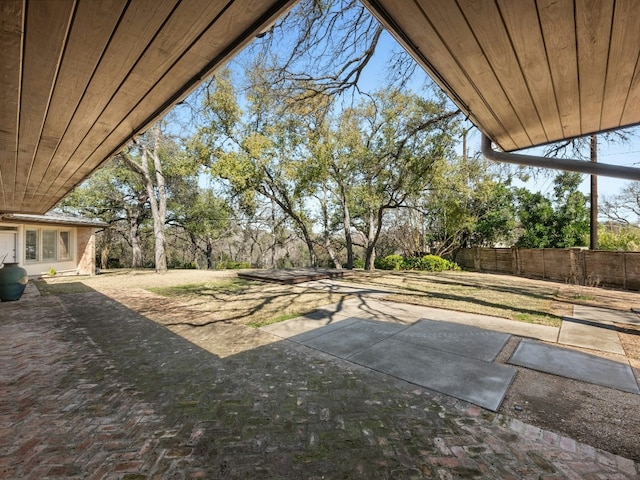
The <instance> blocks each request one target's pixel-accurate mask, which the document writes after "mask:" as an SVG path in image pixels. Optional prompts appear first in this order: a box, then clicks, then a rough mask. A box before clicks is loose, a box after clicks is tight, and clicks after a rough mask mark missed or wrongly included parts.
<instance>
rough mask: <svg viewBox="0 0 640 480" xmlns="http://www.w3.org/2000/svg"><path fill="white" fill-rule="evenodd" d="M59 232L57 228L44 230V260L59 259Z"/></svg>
mask: <svg viewBox="0 0 640 480" xmlns="http://www.w3.org/2000/svg"><path fill="white" fill-rule="evenodd" d="M57 237H58V232H57V231H56V230H44V231H43V232H42V260H43V261H46V260H57V259H58V256H57V255H56V251H57V249H56V243H57V239H58V238H57Z"/></svg>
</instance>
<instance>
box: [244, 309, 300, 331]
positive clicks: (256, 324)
mask: <svg viewBox="0 0 640 480" xmlns="http://www.w3.org/2000/svg"><path fill="white" fill-rule="evenodd" d="M307 313H309V312H304V313H288V314H286V315H278V316H277V317H272V318H266V319H264V320H255V321H253V322H249V323H247V326H248V327H253V328H260V327H265V326H267V325H271V324H272V323H278V322H284V321H285V320H291V319H292V318H296V317H301V316H303V315H306V314H307Z"/></svg>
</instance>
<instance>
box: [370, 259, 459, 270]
mask: <svg viewBox="0 0 640 480" xmlns="http://www.w3.org/2000/svg"><path fill="white" fill-rule="evenodd" d="M375 266H376V268H379V269H380V270H422V271H425V272H444V271H447V270H460V267H459V266H458V264H457V263H455V262H452V261H450V260H446V259H444V258H442V257H438V256H437V255H424V256H422V257H403V256H402V255H388V256H386V257H383V258H379V259H376V263H375Z"/></svg>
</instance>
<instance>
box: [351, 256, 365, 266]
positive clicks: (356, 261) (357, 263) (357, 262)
mask: <svg viewBox="0 0 640 480" xmlns="http://www.w3.org/2000/svg"><path fill="white" fill-rule="evenodd" d="M353 268H364V259H362V258H354V259H353Z"/></svg>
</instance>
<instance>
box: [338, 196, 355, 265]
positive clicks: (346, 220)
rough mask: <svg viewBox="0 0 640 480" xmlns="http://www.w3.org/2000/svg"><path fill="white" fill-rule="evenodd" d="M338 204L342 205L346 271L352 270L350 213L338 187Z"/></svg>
mask: <svg viewBox="0 0 640 480" xmlns="http://www.w3.org/2000/svg"><path fill="white" fill-rule="evenodd" d="M340 203H341V204H342V223H343V225H344V241H345V246H346V248H347V266H346V268H347V270H353V236H352V235H351V212H350V211H349V205H348V204H347V196H346V194H345V192H344V188H343V187H342V186H341V187H340Z"/></svg>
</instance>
